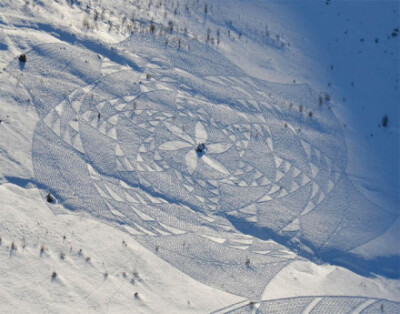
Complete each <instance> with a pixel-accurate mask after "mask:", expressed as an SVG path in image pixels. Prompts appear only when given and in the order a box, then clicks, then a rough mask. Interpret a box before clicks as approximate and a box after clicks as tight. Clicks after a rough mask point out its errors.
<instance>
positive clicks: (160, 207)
mask: <svg viewBox="0 0 400 314" xmlns="http://www.w3.org/2000/svg"><path fill="white" fill-rule="evenodd" d="M120 49H121V50H124V51H125V53H126V54H125V55H127V56H129V57H125V58H126V60H125V61H126V63H128V64H130V65H131V68H134V69H135V70H124V69H123V68H122V66H120V65H118V64H116V63H113V62H111V61H110V60H108V61H106V60H100V58H99V57H98V56H97V55H94V54H91V53H88V52H85V51H82V50H81V49H78V48H75V47H70V46H65V45H44V46H40V47H38V48H36V49H34V50H32V51H31V52H29V53H28V60H32V61H31V62H35V66H30V65H29V63H27V66H26V68H24V69H22V76H21V83H22V84H23V85H24V86H25V88H26V90H27V91H28V92H29V93H30V94H31V96H32V98H33V102H34V104H35V105H36V106H37V107H38V113H39V116H40V121H39V122H38V124H37V127H36V130H35V135H34V139H33V148H32V157H33V164H34V170H35V175H36V178H37V180H38V182H39V183H40V184H41V185H42V186H43V187H45V188H46V189H47V190H49V191H50V192H51V193H52V194H54V195H55V196H56V198H57V199H58V200H59V201H61V202H62V203H63V205H64V206H65V207H67V208H69V209H72V210H74V211H76V212H86V213H90V214H91V215H92V216H94V217H97V218H98V219H101V220H103V221H105V222H108V223H111V224H113V225H115V226H116V227H118V228H121V229H123V230H125V231H127V232H129V233H130V234H132V235H133V236H134V237H135V239H136V240H137V241H139V242H140V243H142V244H143V245H145V246H146V247H147V248H149V249H150V250H154V251H155V253H156V254H158V255H159V256H160V257H162V258H163V259H165V260H166V261H168V262H169V263H171V264H172V265H174V266H176V267H177V268H179V269H180V270H182V271H184V272H185V273H187V274H189V275H190V276H192V277H193V278H195V279H197V280H199V281H201V282H203V283H206V284H208V285H211V286H214V287H217V288H219V289H223V290H225V291H228V292H231V293H234V294H238V295H243V296H246V297H251V298H259V297H260V296H261V295H262V292H263V290H264V288H265V286H266V285H267V284H268V282H269V281H270V280H271V279H272V278H273V277H274V276H275V275H276V274H277V273H278V272H279V271H280V270H281V269H282V268H283V267H285V266H286V265H288V263H290V262H291V261H293V260H294V259H299V257H298V256H297V255H295V254H294V253H293V252H292V251H293V250H294V251H299V252H300V253H302V254H305V255H316V256H317V257H318V258H322V259H323V260H331V259H332V254H335V255H337V254H338V252H339V253H343V254H345V253H347V252H349V251H350V250H352V249H354V248H356V247H358V246H360V245H361V244H363V243H366V242H368V241H370V240H372V239H374V238H375V237H377V236H378V235H379V234H381V233H382V232H384V231H385V230H386V229H387V228H388V226H389V225H390V223H391V221H392V219H393V217H392V215H390V214H389V213H386V212H385V211H382V209H381V208H379V207H378V206H376V205H374V204H373V203H371V202H370V201H368V200H367V199H365V198H364V197H363V196H362V195H361V194H360V193H359V192H357V191H356V190H355V189H354V187H353V186H352V184H351V183H350V181H349V180H348V178H347V177H346V175H345V173H344V169H345V166H346V149H345V143H344V139H343V136H342V133H341V130H340V127H339V124H338V123H337V120H336V119H335V117H334V115H333V114H332V112H331V111H330V110H329V109H328V108H327V107H326V106H323V107H320V106H319V105H318V104H317V102H318V100H317V98H318V97H317V95H316V94H315V93H314V92H313V91H312V90H311V89H310V88H309V87H307V86H305V85H283V84H271V83H268V82H264V81H260V80H256V79H253V78H250V77H249V76H247V75H245V74H244V73H243V72H242V71H241V70H240V69H238V68H237V67H235V66H234V65H233V64H231V63H230V62H229V61H228V60H226V59H225V58H223V57H222V56H221V55H220V54H218V53H217V52H215V51H213V50H212V49H210V48H208V47H207V46H205V45H202V44H200V43H193V45H192V48H191V51H183V50H176V49H173V48H166V47H164V44H163V43H162V42H158V41H157V40H154V39H152V38H147V37H142V38H131V39H130V40H128V41H127V42H124V43H123V44H122V45H121V46H120ZM66 51H68V53H66ZM159 51H163V52H164V53H163V57H162V58H160V57H159V56H158V55H157V54H158V53H159ZM49 56H51V57H52V58H53V59H55V60H58V61H59V62H54V64H52V65H51V66H46V60H48V58H49ZM39 65H41V66H39ZM9 70H10V71H20V69H17V63H16V62H14V63H11V64H10V67H9ZM44 73H45V75H44ZM144 73H150V74H151V76H147V78H146V75H145V74H144ZM43 76H44V77H45V78H46V81H45V82H43V81H41V80H40V79H41V77H43ZM53 80H54V81H53ZM300 106H301V108H302V109H303V110H302V111H303V112H299V110H298V108H299V107H300ZM309 111H313V113H314V114H313V117H312V118H310V117H308V116H307V115H306V114H305V112H309ZM199 147H200V149H199ZM53 209H54V208H53ZM271 238H272V239H275V240H276V241H278V242H280V244H278V243H277V242H273V241H266V240H268V239H271ZM284 245H285V246H284ZM288 248H290V249H291V250H292V251H291V250H289V249H288ZM310 252H312V253H310ZM243 286H246V287H247V289H243Z"/></svg>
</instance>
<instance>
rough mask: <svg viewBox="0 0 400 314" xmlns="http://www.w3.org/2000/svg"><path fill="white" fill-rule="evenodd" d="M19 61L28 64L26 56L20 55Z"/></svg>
mask: <svg viewBox="0 0 400 314" xmlns="http://www.w3.org/2000/svg"><path fill="white" fill-rule="evenodd" d="M18 60H19V62H22V63H25V62H26V55H25V54H22V55H20V56H19V58H18Z"/></svg>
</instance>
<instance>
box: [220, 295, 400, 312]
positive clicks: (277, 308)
mask: <svg viewBox="0 0 400 314" xmlns="http://www.w3.org/2000/svg"><path fill="white" fill-rule="evenodd" d="M399 311H400V303H396V302H391V301H387V300H382V299H373V298H364V297H347V296H329V297H325V296H321V297H297V298H290V299H278V300H271V301H262V302H259V303H252V304H248V302H247V304H245V305H243V303H242V304H237V305H235V308H232V307H231V308H227V309H222V310H221V311H218V312H217V313H232V314H239V313H260V314H263V313H268V314H274V313H276V314H278V313H363V314H366V313H399Z"/></svg>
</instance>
